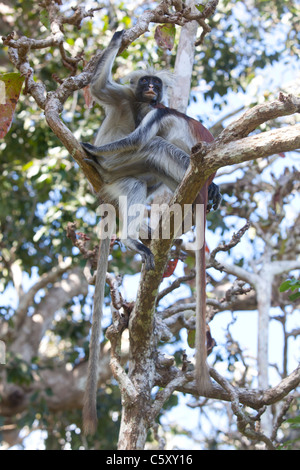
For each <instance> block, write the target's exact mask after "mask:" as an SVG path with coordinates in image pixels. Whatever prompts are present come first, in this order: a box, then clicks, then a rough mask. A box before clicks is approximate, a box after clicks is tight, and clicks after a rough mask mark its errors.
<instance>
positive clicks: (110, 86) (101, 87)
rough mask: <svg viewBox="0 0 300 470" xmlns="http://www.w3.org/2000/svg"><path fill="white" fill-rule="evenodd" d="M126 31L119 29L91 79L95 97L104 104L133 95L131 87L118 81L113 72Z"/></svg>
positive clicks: (116, 101)
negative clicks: (114, 78)
mask: <svg viewBox="0 0 300 470" xmlns="http://www.w3.org/2000/svg"><path fill="white" fill-rule="evenodd" d="M123 34H124V31H117V32H116V33H115V34H114V35H113V37H112V39H111V41H110V43H109V45H108V47H107V48H106V50H105V51H104V53H103V54H102V56H101V57H100V59H99V62H98V64H97V65H96V68H95V73H94V76H93V78H92V81H91V85H90V89H91V93H92V95H93V97H94V98H95V99H96V100H97V101H98V102H100V104H104V105H112V104H113V105H117V104H118V103H119V102H120V99H124V98H128V97H129V96H130V97H131V96H132V92H131V90H130V88H129V87H126V86H124V85H119V84H118V83H116V82H115V81H114V80H113V78H112V74H111V70H112V66H113V63H114V61H115V58H116V56H117V54H118V51H119V49H120V47H121V44H122V38H123Z"/></svg>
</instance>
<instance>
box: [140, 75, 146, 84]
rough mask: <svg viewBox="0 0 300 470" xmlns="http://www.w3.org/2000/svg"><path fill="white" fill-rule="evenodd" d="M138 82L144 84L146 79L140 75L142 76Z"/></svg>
mask: <svg viewBox="0 0 300 470" xmlns="http://www.w3.org/2000/svg"><path fill="white" fill-rule="evenodd" d="M140 83H141V84H142V85H145V84H146V83H148V79H147V78H145V77H142V78H141V79H140Z"/></svg>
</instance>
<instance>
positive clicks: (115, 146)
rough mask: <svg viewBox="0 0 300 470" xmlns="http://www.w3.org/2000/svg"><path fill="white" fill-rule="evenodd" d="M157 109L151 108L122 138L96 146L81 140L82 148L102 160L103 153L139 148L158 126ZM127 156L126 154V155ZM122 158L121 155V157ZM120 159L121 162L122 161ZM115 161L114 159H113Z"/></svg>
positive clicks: (110, 153)
mask: <svg viewBox="0 0 300 470" xmlns="http://www.w3.org/2000/svg"><path fill="white" fill-rule="evenodd" d="M158 113H159V110H157V109H153V110H152V111H150V112H149V113H148V114H147V115H146V116H145V117H144V119H143V120H142V122H141V123H140V125H139V126H138V127H137V128H136V129H135V130H134V131H133V132H131V134H129V135H128V136H127V137H124V138H123V139H119V140H115V141H114V142H111V143H109V144H105V145H101V146H100V147H96V146H94V145H91V144H88V143H84V142H81V145H82V146H83V148H84V149H85V150H86V151H87V152H88V153H90V154H92V155H94V156H95V157H99V158H100V159H102V160H103V154H105V155H107V156H109V155H114V154H116V153H118V154H119V153H124V152H129V151H132V150H139V149H142V148H143V147H145V146H146V145H147V144H148V142H150V140H151V139H153V138H154V137H155V136H156V135H157V133H158V130H159V128H160V124H161V119H160V118H159V115H158ZM126 156H127V157H128V155H126ZM121 158H122V157H121ZM124 160H125V157H124ZM124 160H122V162H124ZM114 161H115V159H114Z"/></svg>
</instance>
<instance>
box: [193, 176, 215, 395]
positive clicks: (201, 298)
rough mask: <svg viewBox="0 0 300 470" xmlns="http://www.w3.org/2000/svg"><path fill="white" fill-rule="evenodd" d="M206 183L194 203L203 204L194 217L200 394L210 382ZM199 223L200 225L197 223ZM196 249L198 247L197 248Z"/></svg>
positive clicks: (208, 386)
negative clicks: (207, 347)
mask: <svg viewBox="0 0 300 470" xmlns="http://www.w3.org/2000/svg"><path fill="white" fill-rule="evenodd" d="M207 190H208V182H206V184H205V185H204V186H203V188H202V190H201V191H200V194H199V195H198V197H197V199H196V203H201V204H203V206H204V207H203V213H201V219H200V221H199V217H196V242H197V244H200V245H199V246H201V248H200V249H197V250H196V254H195V255H196V256H195V264H196V292H197V293H196V340H195V344H196V371H195V377H196V386H197V389H198V391H199V393H200V394H205V393H206V392H207V391H208V390H209V388H210V386H211V380H210V375H209V372H208V365H207V362H206V358H207V349H206V261H205V229H206V207H207ZM199 222H200V223H199ZM197 248H198V247H197Z"/></svg>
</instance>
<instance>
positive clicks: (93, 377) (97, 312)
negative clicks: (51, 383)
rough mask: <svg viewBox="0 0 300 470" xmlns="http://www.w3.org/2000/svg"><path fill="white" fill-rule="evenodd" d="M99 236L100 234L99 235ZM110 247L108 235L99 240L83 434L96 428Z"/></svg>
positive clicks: (94, 430)
mask: <svg viewBox="0 0 300 470" xmlns="http://www.w3.org/2000/svg"><path fill="white" fill-rule="evenodd" d="M100 238H101V236H100ZM109 249H110V237H107V238H104V239H101V240H100V243H99V253H98V264H97V275H96V284H95V295H94V308H93V320H92V331H91V339H90V354H89V364H88V377H87V384H86V389H85V393H84V404H83V413H82V415H83V431H84V434H85V435H88V434H95V432H96V430H97V424H98V420H97V387H98V364H99V356H100V336H101V320H102V314H103V302H104V289H105V279H106V271H107V265H108V256H109Z"/></svg>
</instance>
